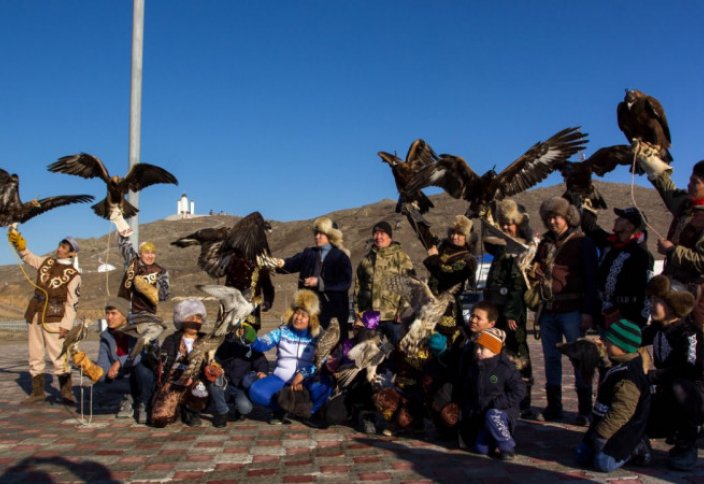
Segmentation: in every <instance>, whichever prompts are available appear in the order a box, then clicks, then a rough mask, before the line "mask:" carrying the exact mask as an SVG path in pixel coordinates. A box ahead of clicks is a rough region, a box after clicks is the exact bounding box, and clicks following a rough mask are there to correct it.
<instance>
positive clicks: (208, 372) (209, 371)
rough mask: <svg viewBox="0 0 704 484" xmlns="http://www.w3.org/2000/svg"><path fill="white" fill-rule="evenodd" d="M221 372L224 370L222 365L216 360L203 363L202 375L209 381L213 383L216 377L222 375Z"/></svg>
mask: <svg viewBox="0 0 704 484" xmlns="http://www.w3.org/2000/svg"><path fill="white" fill-rule="evenodd" d="M223 373H224V371H223V369H222V366H220V363H218V362H217V361H213V362H212V363H209V364H207V365H205V368H203V376H204V377H205V379H206V380H208V381H209V382H210V383H215V382H216V381H217V379H218V378H220V377H221V376H222V375H223Z"/></svg>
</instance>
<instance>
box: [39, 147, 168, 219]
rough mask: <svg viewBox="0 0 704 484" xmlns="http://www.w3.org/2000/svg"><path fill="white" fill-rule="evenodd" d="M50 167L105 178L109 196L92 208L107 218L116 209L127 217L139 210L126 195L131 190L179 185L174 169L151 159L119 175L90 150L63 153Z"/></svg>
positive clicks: (81, 175) (87, 176) (50, 168)
mask: <svg viewBox="0 0 704 484" xmlns="http://www.w3.org/2000/svg"><path fill="white" fill-rule="evenodd" d="M49 171H51V172H54V173H66V174H68V175H77V176H80V177H83V178H100V179H101V180H103V181H104V182H105V184H106V185H107V196H106V197H105V198H104V199H102V200H101V201H99V202H98V203H96V204H95V205H93V207H92V208H93V211H94V212H95V213H96V214H97V215H98V216H100V217H102V218H104V219H110V217H111V216H115V212H116V211H117V212H119V214H120V215H122V217H124V218H126V219H127V218H130V217H134V216H135V215H137V212H138V211H139V210H138V209H137V208H136V207H134V206H133V205H132V204H131V203H129V202H128V201H127V200H125V195H127V192H128V191H129V190H132V191H133V192H138V191H140V190H142V189H143V188H146V187H148V186H151V185H155V184H157V183H171V184H173V185H178V180H176V177H175V176H173V175H172V174H171V173H169V172H168V171H166V170H164V169H163V168H161V167H158V166H155V165H150V164H148V163H137V164H136V165H133V166H132V168H130V171H129V172H128V173H127V175H125V177H124V178H122V177H120V176H117V175H113V176H110V174H109V173H108V170H107V168H105V165H104V164H103V162H102V161H100V159H99V158H98V157H96V156H93V155H89V154H88V153H78V154H76V155H69V156H64V157H61V158H59V159H58V160H57V161H55V162H54V163H52V164H51V165H49Z"/></svg>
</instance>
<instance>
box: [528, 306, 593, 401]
mask: <svg viewBox="0 0 704 484" xmlns="http://www.w3.org/2000/svg"><path fill="white" fill-rule="evenodd" d="M563 336H564V338H565V339H566V340H567V342H568V343H571V342H572V341H575V340H576V339H577V338H579V337H580V336H583V332H582V315H581V313H579V312H578V311H575V312H571V313H548V314H545V313H543V314H542V315H541V316H540V340H541V341H542V345H543V356H544V357H545V381H546V385H547V386H560V385H562V353H560V352H559V351H558V350H557V343H561V342H562V338H563ZM574 378H575V386H576V387H577V388H591V382H583V381H582V377H581V376H580V375H579V374H578V372H577V371H576V370H575V372H574Z"/></svg>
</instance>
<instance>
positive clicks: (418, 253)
mask: <svg viewBox="0 0 704 484" xmlns="http://www.w3.org/2000/svg"><path fill="white" fill-rule="evenodd" d="M597 186H598V188H599V190H600V191H601V192H602V194H603V195H604V197H605V198H606V200H607V202H608V203H609V205H610V206H611V207H614V206H621V207H622V206H630V205H632V203H631V201H630V186H628V185H624V184H616V183H605V182H600V183H597ZM563 190H564V187H563V185H555V186H552V187H546V188H538V189H534V190H531V191H528V192H525V193H522V194H521V195H519V196H518V197H516V200H517V201H518V202H519V203H521V204H523V205H524V206H526V207H527V209H528V212H529V213H530V216H531V220H532V221H533V227H534V228H535V230H536V232H540V231H542V230H543V227H542V224H541V223H540V219H539V217H538V207H539V206H540V202H541V201H542V200H544V199H546V198H548V197H551V196H556V195H560V194H561V193H562V191H563ZM635 196H636V200H637V203H638V205H639V206H640V207H641V209H643V210H644V211H645V213H646V214H647V215H648V219H649V221H650V223H651V224H652V225H653V226H654V227H655V228H656V229H657V231H658V232H660V233H663V234H664V233H665V231H666V230H667V225H668V224H669V221H670V215H669V213H668V212H667V210H666V209H665V206H664V205H663V204H662V202H661V200H660V197H659V196H658V194H657V193H656V192H655V191H654V190H652V189H648V188H644V187H635ZM432 199H433V202H434V203H435V205H436V208H435V209H434V210H433V211H432V213H431V214H430V215H429V217H428V219H429V220H430V221H431V223H433V225H434V232H435V233H436V234H437V235H438V236H440V237H442V236H444V232H445V227H446V224H447V223H448V222H450V221H451V220H452V217H454V215H456V214H458V213H464V211H465V209H466V203H465V202H462V201H458V200H454V199H452V198H449V197H448V196H446V195H444V194H443V195H437V196H434V197H432ZM394 207H395V201H393V200H382V201H380V202H377V203H374V204H371V205H365V206H362V207H359V208H353V209H347V210H340V211H337V212H332V213H330V214H328V215H329V216H330V217H331V218H333V220H335V221H336V222H337V223H338V225H339V227H340V229H341V230H342V231H343V233H344V237H345V244H346V246H347V248H349V249H350V251H351V253H352V264H353V267H356V265H357V263H358V262H359V260H360V259H361V258H362V256H363V255H364V254H365V253H366V252H367V250H368V248H369V242H370V237H371V234H370V230H371V227H372V226H373V225H374V224H375V223H376V222H377V221H379V220H382V219H386V220H388V221H389V222H390V223H391V225H392V227H394V239H395V240H397V241H399V242H401V244H403V247H404V248H405V250H406V251H407V252H408V253H409V255H410V256H411V258H412V260H413V263H414V264H415V266H416V267H417V268H418V272H419V273H420V274H421V275H424V274H425V270H424V269H423V265H422V260H423V258H424V256H425V253H424V251H423V249H422V246H421V245H420V243H419V242H418V241H417V239H416V237H415V235H414V233H413V232H412V230H411V229H410V227H409V226H408V223H407V222H406V220H405V218H404V217H402V216H401V215H398V214H396V213H394ZM264 215H265V216H266V214H264ZM237 219H238V218H237V217H230V216H222V215H213V216H203V217H197V218H192V219H185V220H175V221H166V220H163V221H158V222H154V223H150V224H147V225H144V226H142V227H140V236H141V238H142V240H152V241H154V242H155V243H156V245H157V247H158V250H159V252H158V261H159V263H160V264H162V265H163V266H165V267H166V268H167V269H168V270H169V273H170V275H171V283H172V296H189V295H201V294H199V291H198V290H196V289H195V288H194V284H198V283H213V282H214V281H213V280H212V279H211V278H210V277H208V276H207V275H206V274H205V273H204V272H202V271H200V270H199V269H198V267H197V266H196V258H197V255H198V251H199V249H197V248H193V247H191V248H187V249H179V248H177V247H174V246H172V245H170V244H169V242H171V241H173V240H176V239H177V238H179V237H181V236H183V235H186V234H188V233H191V232H193V231H195V230H198V229H201V228H204V227H215V226H220V225H228V226H229V225H232V224H233V223H234V222H235V221H236V220H237ZM613 219H614V215H613V212H612V211H611V210H608V211H605V212H603V213H602V214H600V222H601V224H602V226H603V227H604V228H606V229H610V228H611V227H612V224H613ZM311 225H312V220H300V221H293V222H276V221H274V222H272V226H273V232H272V234H271V235H270V238H269V242H270V246H271V249H272V251H273V253H274V255H276V256H279V257H287V256H290V255H293V254H294V253H296V252H298V251H300V250H302V249H303V248H304V247H306V246H309V245H311V244H312V242H313V239H312V235H311V232H310V227H311ZM655 239H656V237H655V236H654V235H651V240H650V246H651V250H653V253H655V251H654V241H655ZM80 244H81V257H80V261H81V265H82V267H83V271H84V273H83V284H82V287H81V307H80V310H79V314H80V315H85V316H89V317H96V316H98V315H100V314H101V312H102V305H103V304H104V301H105V299H106V297H107V294H108V288H109V293H110V294H113V295H114V294H115V293H116V291H117V286H118V285H119V283H120V279H121V276H122V271H121V269H122V263H121V260H120V258H119V254H118V252H117V247H116V238H115V234H114V233H113V234H111V235H110V239H109V240H108V236H103V237H100V238H92V239H85V240H81V241H80ZM108 245H109V247H110V250H109V251H108V252H107V254H106V247H107V246H108ZM30 247H31V241H30ZM99 259H101V260H102V261H104V262H105V261H107V262H109V263H111V264H113V265H115V266H117V267H118V270H116V271H113V272H111V273H107V274H105V273H98V272H96V269H97V266H98V265H99V264H100V262H99ZM27 272H28V274H29V275H30V277H31V278H32V280H34V277H35V271H34V270H32V269H30V268H27ZM0 277H1V278H2V280H3V281H4V287H3V291H2V294H0V319H2V320H12V319H21V317H22V313H23V311H24V308H25V306H26V304H27V302H28V300H29V297H30V296H31V294H32V287H31V286H30V284H29V283H28V282H27V281H25V280H24V277H23V276H22V273H21V271H20V270H19V268H18V267H17V265H9V266H0ZM296 281H297V279H296V275H276V276H275V277H274V285H275V287H276V301H275V304H274V307H273V309H272V310H271V311H270V312H269V315H270V316H271V317H277V316H278V315H279V314H280V312H281V310H282V308H284V307H285V306H286V305H287V303H288V302H289V301H290V298H291V294H292V293H293V291H294V290H295V288H296ZM172 305H173V303H166V304H162V305H161V306H160V309H159V312H160V314H161V315H162V316H163V317H165V318H169V317H170V311H171V309H172ZM209 310H212V311H213V312H214V311H215V310H216V308H215V306H214V305H213V304H211V306H209ZM213 314H214V313H213Z"/></svg>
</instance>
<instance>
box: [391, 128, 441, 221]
mask: <svg viewBox="0 0 704 484" xmlns="http://www.w3.org/2000/svg"><path fill="white" fill-rule="evenodd" d="M378 155H379V157H380V158H381V159H382V160H383V161H384V162H385V163H388V164H389V166H390V167H391V173H392V174H393V175H394V181H395V182H396V189H397V190H398V194H399V199H398V203H397V204H396V212H397V213H403V206H404V204H412V205H413V206H414V207H415V209H416V210H418V211H419V212H420V213H426V212H427V211H428V210H430V209H431V208H433V202H431V201H430V199H429V198H428V197H426V196H425V194H424V193H423V192H422V191H420V190H419V189H414V190H410V189H409V188H408V184H409V183H410V182H411V180H412V179H413V177H415V176H416V174H417V173H418V172H420V171H421V170H423V169H424V168H425V167H427V166H430V165H434V164H435V163H437V161H438V155H436V154H435V152H434V151H433V149H432V148H431V147H430V145H428V144H427V143H426V142H425V141H424V140H422V139H417V140H415V141H414V142H413V143H411V146H410V147H409V148H408V153H407V154H406V160H405V161H404V160H402V159H401V158H399V157H398V156H396V155H395V154H394V155H392V154H391V153H387V152H385V151H380V152H379V153H378Z"/></svg>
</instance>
